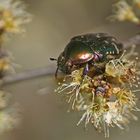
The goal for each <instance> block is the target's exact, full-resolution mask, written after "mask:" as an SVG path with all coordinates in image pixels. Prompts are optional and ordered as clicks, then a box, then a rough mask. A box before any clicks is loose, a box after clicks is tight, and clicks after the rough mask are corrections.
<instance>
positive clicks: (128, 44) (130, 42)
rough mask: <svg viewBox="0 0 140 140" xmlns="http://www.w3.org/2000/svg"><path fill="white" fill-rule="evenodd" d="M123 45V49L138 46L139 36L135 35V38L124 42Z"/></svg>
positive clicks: (139, 42)
mask: <svg viewBox="0 0 140 140" xmlns="http://www.w3.org/2000/svg"><path fill="white" fill-rule="evenodd" d="M123 45H124V48H125V49H127V48H129V47H131V46H132V45H140V34H137V35H136V36H134V37H132V38H130V39H128V40H126V41H124V42H123Z"/></svg>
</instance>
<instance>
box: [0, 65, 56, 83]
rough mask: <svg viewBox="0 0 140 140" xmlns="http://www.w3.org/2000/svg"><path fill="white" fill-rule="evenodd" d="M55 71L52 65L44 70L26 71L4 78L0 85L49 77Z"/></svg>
mask: <svg viewBox="0 0 140 140" xmlns="http://www.w3.org/2000/svg"><path fill="white" fill-rule="evenodd" d="M55 71H56V66H55V64H54V66H53V65H52V66H48V67H44V68H37V69H33V70H26V71H23V72H20V73H16V74H11V75H7V76H5V77H4V78H2V80H1V81H0V85H7V84H11V83H15V82H19V81H23V80H28V79H32V78H36V77H41V76H49V75H52V74H54V73H55Z"/></svg>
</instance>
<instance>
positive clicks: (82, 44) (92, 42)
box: [51, 33, 123, 76]
mask: <svg viewBox="0 0 140 140" xmlns="http://www.w3.org/2000/svg"><path fill="white" fill-rule="evenodd" d="M122 52H123V45H122V44H121V43H120V42H119V41H118V40H117V39H116V38H115V37H113V36H110V35H108V34H106V33H91V34H85V35H79V36H75V37H73V38H72V39H71V40H70V42H69V43H68V44H67V46H66V47H65V49H64V51H63V52H62V53H61V54H60V56H59V57H58V59H56V60H57V66H58V68H57V70H56V76H57V71H58V70H60V71H62V72H63V73H65V74H69V73H71V72H72V71H73V70H75V69H78V68H81V67H84V72H83V74H86V73H87V72H88V70H89V67H92V66H93V67H96V65H97V64H99V63H107V62H108V61H109V60H111V59H116V58H119V57H120V56H121V55H122ZM51 60H52V59H51Z"/></svg>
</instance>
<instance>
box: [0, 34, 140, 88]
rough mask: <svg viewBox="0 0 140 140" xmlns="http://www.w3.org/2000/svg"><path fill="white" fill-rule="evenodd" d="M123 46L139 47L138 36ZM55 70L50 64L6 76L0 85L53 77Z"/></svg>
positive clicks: (139, 37)
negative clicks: (41, 77)
mask: <svg viewBox="0 0 140 140" xmlns="http://www.w3.org/2000/svg"><path fill="white" fill-rule="evenodd" d="M123 44H124V48H125V49H127V48H129V47H131V46H132V45H134V44H135V45H140V34H137V35H136V36H134V37H132V38H130V39H128V40H127V41H124V42H123ZM55 70H56V64H52V65H51V66H48V67H44V68H37V69H33V70H28V71H24V72H21V73H17V74H13V75H7V76H5V77H4V78H3V79H2V80H1V83H0V84H1V85H7V84H10V83H15V82H19V81H23V80H27V79H32V78H36V77H40V76H48V75H54V73H55Z"/></svg>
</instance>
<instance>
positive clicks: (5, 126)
mask: <svg viewBox="0 0 140 140" xmlns="http://www.w3.org/2000/svg"><path fill="white" fill-rule="evenodd" d="M20 119H21V118H20V115H19V112H18V109H17V108H16V107H15V106H13V107H10V108H7V109H4V110H3V111H0V133H3V132H5V131H9V130H11V129H13V128H15V127H16V126H17V125H18V124H19V123H20Z"/></svg>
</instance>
